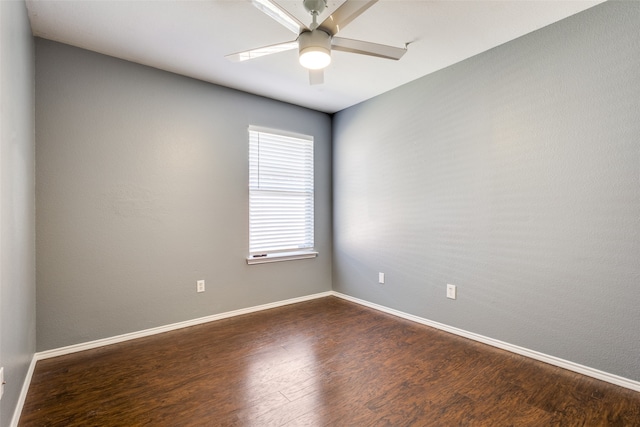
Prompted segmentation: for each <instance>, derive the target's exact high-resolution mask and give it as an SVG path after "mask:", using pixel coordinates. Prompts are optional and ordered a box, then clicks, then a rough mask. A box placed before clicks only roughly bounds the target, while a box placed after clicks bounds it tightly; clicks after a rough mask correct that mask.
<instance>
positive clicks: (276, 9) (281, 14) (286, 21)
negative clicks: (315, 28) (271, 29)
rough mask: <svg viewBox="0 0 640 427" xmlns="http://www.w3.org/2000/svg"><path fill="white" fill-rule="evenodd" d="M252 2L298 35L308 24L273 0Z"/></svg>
mask: <svg viewBox="0 0 640 427" xmlns="http://www.w3.org/2000/svg"><path fill="white" fill-rule="evenodd" d="M251 3H253V5H254V6H255V7H256V8H258V9H259V10H260V11H262V12H263V13H264V14H266V15H268V16H269V17H271V18H272V19H274V20H275V21H277V22H278V23H279V24H280V25H282V26H283V27H285V28H286V29H288V30H289V31H291V32H292V33H295V34H296V35H298V34H300V32H301V31H302V29H303V28H307V27H306V25H304V24H303V23H302V22H300V21H298V19H297V18H296V17H295V16H293V15H291V14H290V13H289V12H287V11H286V9H284V8H283V7H281V6H279V5H278V4H277V3H276V2H274V1H272V0H251Z"/></svg>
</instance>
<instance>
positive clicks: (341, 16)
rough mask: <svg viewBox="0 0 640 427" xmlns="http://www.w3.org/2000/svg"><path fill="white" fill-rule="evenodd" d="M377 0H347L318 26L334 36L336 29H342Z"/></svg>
mask: <svg viewBox="0 0 640 427" xmlns="http://www.w3.org/2000/svg"><path fill="white" fill-rule="evenodd" d="M377 1H378V0H366V1H364V0H347V1H345V2H344V3H343V4H342V6H340V7H339V8H337V9H336V10H335V12H333V13H332V14H331V15H329V17H328V18H327V19H325V20H324V21H322V23H321V24H320V25H319V26H318V28H320V29H321V30H324V31H326V32H328V33H329V34H331V35H332V36H335V35H336V34H337V33H338V31H340V30H342V29H344V27H346V26H347V25H348V24H349V23H350V22H351V21H353V20H354V19H356V18H357V17H358V16H360V15H361V14H362V13H363V12H364V11H365V10H367V9H369V8H370V7H371V6H373V5H374V4H375V3H376V2H377Z"/></svg>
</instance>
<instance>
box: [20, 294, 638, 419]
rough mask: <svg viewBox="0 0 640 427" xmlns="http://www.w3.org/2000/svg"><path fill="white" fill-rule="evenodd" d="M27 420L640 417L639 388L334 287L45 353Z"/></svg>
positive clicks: (32, 389)
mask: <svg viewBox="0 0 640 427" xmlns="http://www.w3.org/2000/svg"><path fill="white" fill-rule="evenodd" d="M20 425H21V426H142V425H148V426H467V425H468V426H510V425H513V426H640V393H637V392H634V391H631V390H627V389H624V388H621V387H617V386H614V385H611V384H608V383H605V382H602V381H598V380H595V379H592V378H589V377H584V376H581V375H579V374H576V373H573V372H569V371H566V370H563V369H560V368H557V367H554V366H550V365H547V364H544V363H541V362H536V361H533V360H530V359H527V358H525V357H522V356H518V355H515V354H512V353H509V352H506V351H502V350H499V349H496V348H493V347H490V346H487V345H484V344H480V343H477V342H474V341H470V340H467V339H464V338H461V337H457V336H455V335H451V334H447V333H445V332H442V331H438V330H435V329H431V328H429V327H426V326H422V325H419V324H416V323H412V322H410V321H406V320H403V319H399V318H396V317H393V316H390V315H387V314H384V313H380V312H377V311H375V310H371V309H368V308H365V307H361V306H359V305H357V304H353V303H350V302H347V301H344V300H341V299H338V298H334V297H328V298H322V299H318V300H313V301H309V302H304V303H299V304H295V305H289V306H285V307H281V308H276V309H272V310H267V311H263V312H259V313H254V314H249V315H245V316H240V317H235V318H230V319H225V320H220V321H216V322H212V323H208V324H204V325H199V326H194V327H190V328H185V329H181V330H177V331H173V332H167V333H164V334H160V335H155V336H151V337H146V338H140V339H137V340H134V341H128V342H125V343H120V344H114V345H111V346H107V347H102V348H98V349H93V350H87V351H84V352H80V353H75V354H70V355H66V356H61V357H57V358H52V359H47V360H42V361H39V362H38V363H37V365H36V369H35V373H34V376H33V379H32V383H31V387H30V389H29V393H28V395H27V399H26V402H25V406H24V409H23V413H22V417H21V419H20Z"/></svg>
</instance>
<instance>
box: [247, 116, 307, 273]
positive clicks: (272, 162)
mask: <svg viewBox="0 0 640 427" xmlns="http://www.w3.org/2000/svg"><path fill="white" fill-rule="evenodd" d="M248 133H249V256H248V257H247V263H248V264H264V263H269V262H276V261H289V260H295V259H307V258H314V257H316V256H317V255H318V252H316V251H315V247H314V238H315V236H314V234H315V230H314V228H315V227H314V186H315V185H314V165H313V148H314V147H313V145H314V142H313V137H312V136H309V135H301V134H296V133H292V132H287V131H281V130H275V129H269V128H263V127H258V126H249V132H248ZM287 217H293V219H292V220H291V221H290V222H289V221H287V222H286V224H285V223H283V219H284V218H287Z"/></svg>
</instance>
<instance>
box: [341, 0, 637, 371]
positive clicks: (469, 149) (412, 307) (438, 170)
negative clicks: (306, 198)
mask: <svg viewBox="0 0 640 427" xmlns="http://www.w3.org/2000/svg"><path fill="white" fill-rule="evenodd" d="M638 28H640V2H607V3H604V4H602V5H599V6H596V7H595V8H593V9H590V10H587V11H585V12H583V13H580V14H578V15H576V16H574V17H570V18H568V19H566V20H564V21H561V22H559V23H557V24H554V25H552V26H549V27H546V28H543V29H541V30H539V31H537V32H535V33H532V34H529V35H527V36H524V37H522V38H520V39H517V40H515V41H513V42H510V43H507V44H505V45H502V46H499V47H497V48H495V49H492V50H490V51H488V52H485V53H483V54H481V55H478V56H476V57H473V58H471V59H469V60H466V61H464V62H462V63H459V64H456V65H454V66H452V67H450V68H448V69H445V70H442V71H440V72H437V73H435V74H432V75H429V76H426V77H424V78H422V79H419V80H417V81H414V82H412V83H410V84H407V85H405V86H403V87H401V88H399V89H397V90H394V91H391V92H389V93H386V94H384V95H382V96H379V97H377V98H374V99H372V100H370V101H367V102H364V103H362V104H360V105H357V106H355V107H352V108H349V109H347V110H344V111H342V112H340V113H338V114H337V115H336V116H335V118H334V283H333V286H334V289H335V290H336V291H339V292H342V293H345V294H348V295H352V296H355V297H358V298H362V299H365V300H368V301H371V302H374V303H378V304H382V305H385V306H388V307H391V308H395V309H398V310H401V311H404V312H408V313H412V314H415V315H418V316H421V317H424V318H427V319H431V320H434V321H438V322H441V323H444V324H447V325H451V326H454V327H458V328H462V329H464V330H467V331H471V332H475V333H479V334H482V335H485V336H488V337H492V338H494V339H498V340H502V341H506V342H509V343H512V344H516V345H519V346H523V347H526V348H529V349H533V350H537V351H540V352H542V353H546V354H549V355H553V356H557V357H560V358H563V359H566V360H570V361H573V362H576V363H580V364H583V365H587V366H591V367H593V368H596V369H601V370H604V371H607V372H610V373H614V374H618V375H621V376H624V377H627V378H630V379H633V380H640V361H639V359H638V355H639V354H640V328H639V327H638V325H640V309H639V307H640V79H639V78H638V76H639V74H638V73H639V71H638V70H640V37H638ZM408 54H411V48H409V53H408ZM425 60H428V58H425ZM379 271H382V272H385V273H386V284H384V285H378V284H377V277H378V276H377V273H378V272H379ZM447 283H452V284H455V285H457V286H458V299H457V300H455V301H453V300H448V299H446V298H445V286H446V284H447Z"/></svg>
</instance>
